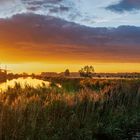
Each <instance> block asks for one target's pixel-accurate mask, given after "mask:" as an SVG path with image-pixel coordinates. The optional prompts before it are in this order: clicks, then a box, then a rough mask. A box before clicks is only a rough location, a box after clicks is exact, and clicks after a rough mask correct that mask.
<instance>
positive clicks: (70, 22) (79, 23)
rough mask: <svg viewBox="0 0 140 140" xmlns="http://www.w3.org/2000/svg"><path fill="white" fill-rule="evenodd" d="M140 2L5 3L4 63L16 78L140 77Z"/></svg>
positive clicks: (0, 5) (0, 37) (0, 49)
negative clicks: (91, 69) (50, 74)
mask: <svg viewBox="0 0 140 140" xmlns="http://www.w3.org/2000/svg"><path fill="white" fill-rule="evenodd" d="M139 54H140V0H0V63H2V66H3V67H4V65H7V66H8V69H10V70H11V71H13V72H23V71H25V72H30V73H31V72H34V73H39V72H41V71H56V72H60V71H64V70H65V69H66V68H69V69H70V70H71V71H78V70H79V69H80V67H83V66H84V65H93V66H95V70H96V71H97V72H140V55H139Z"/></svg>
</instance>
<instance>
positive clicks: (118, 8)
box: [106, 0, 140, 13]
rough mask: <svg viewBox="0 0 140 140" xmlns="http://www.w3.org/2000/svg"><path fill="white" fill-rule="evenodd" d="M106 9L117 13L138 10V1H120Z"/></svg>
mask: <svg viewBox="0 0 140 140" xmlns="http://www.w3.org/2000/svg"><path fill="white" fill-rule="evenodd" d="M106 9H108V10H111V11H114V12H119V13H122V12H125V11H134V10H140V0H120V1H119V3H116V4H112V5H110V6H108V7H107V8H106Z"/></svg>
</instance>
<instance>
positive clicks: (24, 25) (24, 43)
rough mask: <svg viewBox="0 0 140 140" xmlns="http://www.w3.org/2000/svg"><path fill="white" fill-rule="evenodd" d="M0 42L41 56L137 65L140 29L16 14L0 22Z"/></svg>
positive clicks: (139, 60) (139, 51) (139, 56)
mask: <svg viewBox="0 0 140 140" xmlns="http://www.w3.org/2000/svg"><path fill="white" fill-rule="evenodd" d="M0 43H1V44H4V45H5V46H7V47H8V48H14V49H18V50H20V51H25V52H28V51H29V52H32V53H33V52H35V53H36V54H37V53H40V54H41V56H42V57H45V56H46V55H47V54H48V53H49V54H57V55H58V56H61V55H62V54H65V55H68V54H71V56H76V57H79V58H81V56H83V57H86V58H88V59H95V60H101V59H104V60H106V61H112V62H114V61H118V62H140V55H139V54H140V27H134V26H120V27H118V28H89V27H86V26H81V25H78V24H74V23H72V22H66V21H64V20H60V19H57V18H53V17H48V16H40V15H33V14H30V15H27V14H25V15H16V16H14V17H13V18H11V19H5V20H0ZM81 59H82V58H81ZM83 59H84V58H83Z"/></svg>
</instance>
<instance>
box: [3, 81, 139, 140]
mask: <svg viewBox="0 0 140 140" xmlns="http://www.w3.org/2000/svg"><path fill="white" fill-rule="evenodd" d="M96 82H97V81H96ZM87 83H88V85H90V86H91V87H92V86H93V87H94V86H95V85H96V86H98V90H95V88H96V87H94V88H90V86H87V85H86V84H87ZM80 84H81V87H80V88H79V91H77V92H74V93H67V91H66V90H64V89H60V88H58V87H54V86H53V87H48V88H47V87H45V85H44V86H40V87H38V88H33V87H30V86H28V85H26V86H25V88H24V89H22V88H21V86H20V85H19V84H16V85H15V87H14V88H10V87H9V88H8V90H7V91H6V92H3V93H1V94H0V139H1V140H100V139H101V140H103V139H110V140H113V139H114V140H121V139H124V138H126V136H128V133H129V130H130V129H131V128H133V127H134V126H136V125H137V124H139V122H140V81H138V80H137V81H136V80H135V81H111V82H110V81H102V82H101V81H98V83H94V82H91V84H89V81H88V82H85V81H81V82H80ZM101 85H102V86H101ZM103 85H104V86H103Z"/></svg>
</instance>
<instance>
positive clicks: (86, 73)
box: [79, 66, 94, 77]
mask: <svg viewBox="0 0 140 140" xmlns="http://www.w3.org/2000/svg"><path fill="white" fill-rule="evenodd" d="M79 73H80V76H81V77H92V76H93V73H94V67H93V66H84V67H83V68H81V70H79Z"/></svg>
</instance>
